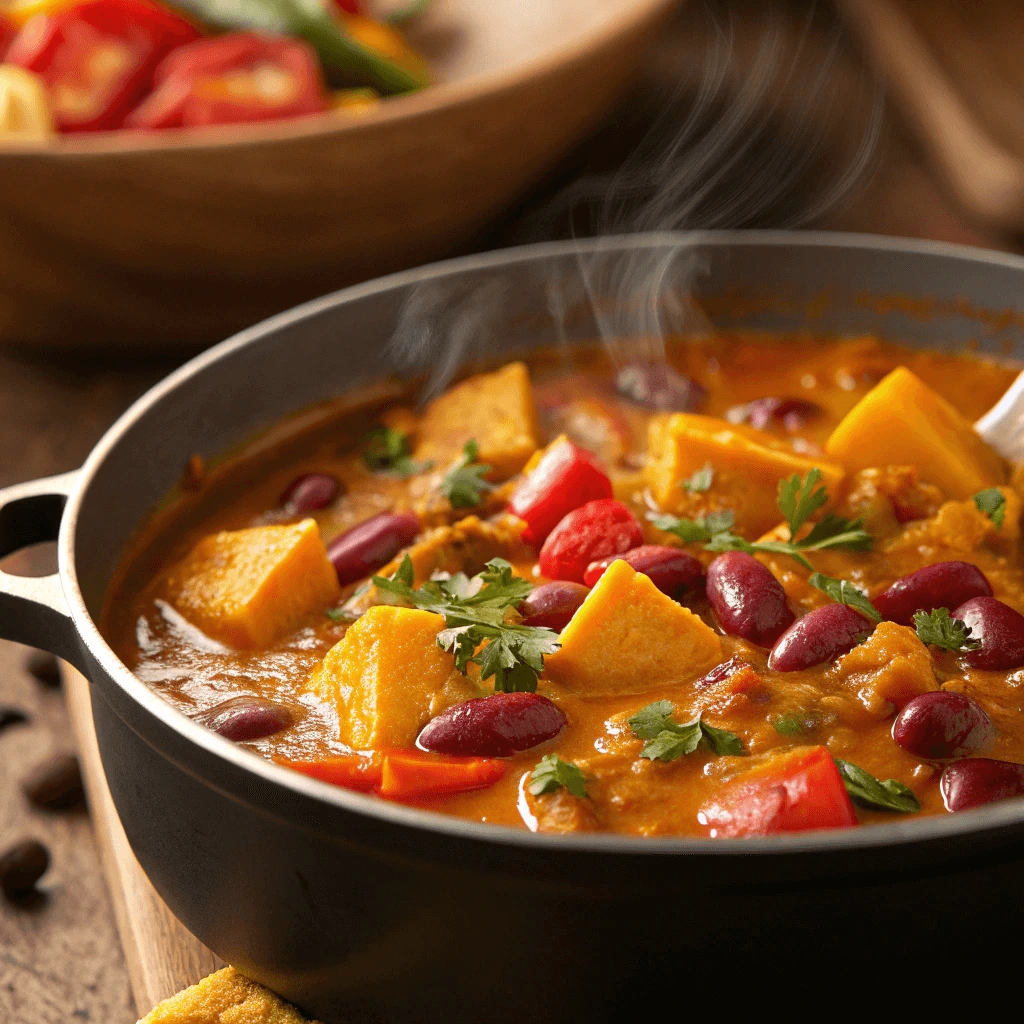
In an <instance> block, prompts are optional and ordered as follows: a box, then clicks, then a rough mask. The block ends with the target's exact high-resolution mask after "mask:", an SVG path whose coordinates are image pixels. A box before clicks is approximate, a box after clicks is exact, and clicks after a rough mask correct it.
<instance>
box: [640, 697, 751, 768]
mask: <svg viewBox="0 0 1024 1024" xmlns="http://www.w3.org/2000/svg"><path fill="white" fill-rule="evenodd" d="M672 711H673V708H672V702H671V701H668V700H659V701H656V702H655V703H654V704H648V705H647V707H645V708H641V709H640V710H639V711H638V712H637V713H636V714H635V715H633V716H632V718H630V719H629V720H628V722H629V727H630V728H631V729H632V730H633V733H634V734H635V735H636V736H638V737H639V738H640V739H642V740H647V743H645V744H644V748H643V750H641V751H640V756H641V757H645V758H647V760H649V761H655V760H657V761H675V760H676V759H677V758H679V757H683V756H684V755H685V754H692V753H693V752H694V751H695V750H696V749H697V747H698V746H700V743H701V741H702V740H703V741H704V743H706V744H707V746H708V747H709V749H710V750H711V751H712V753H715V754H732V755H734V756H739V755H741V754H743V743H742V742H741V740H740V738H739V736H737V735H736V733H734V732H729V731H728V730H726V729H716V728H715V727H714V726H710V725H708V724H706V723H705V722H702V721H701V720H700V715H698V716H697V717H696V718H695V719H694V720H693V721H692V722H685V723H683V724H680V723H679V722H676V721H675V720H674V719H673V718H672Z"/></svg>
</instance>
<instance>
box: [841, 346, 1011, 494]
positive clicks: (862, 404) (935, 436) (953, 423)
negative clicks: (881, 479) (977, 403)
mask: <svg viewBox="0 0 1024 1024" xmlns="http://www.w3.org/2000/svg"><path fill="white" fill-rule="evenodd" d="M825 451H826V452H828V454H829V456H830V457H831V458H833V459H835V460H836V461H837V462H841V463H842V464H843V465H844V466H845V467H846V469H847V470H857V469H866V468H868V467H869V466H885V465H889V464H890V463H900V464H907V465H915V466H917V468H918V470H919V471H920V474H921V479H922V480H924V481H926V482H928V483H933V484H937V485H938V486H939V487H941V488H942V489H943V490H944V491H945V492H946V494H948V495H949V496H950V497H951V498H968V497H970V496H971V495H972V494H975V493H976V492H977V491H982V490H984V489H985V488H986V487H992V486H994V485H996V484H1001V483H1005V481H1006V467H1005V466H1004V464H1003V462H1002V460H1001V459H1000V458H999V456H998V455H997V454H996V453H995V452H994V451H993V450H992V449H991V448H990V447H989V446H988V445H987V444H986V443H985V442H984V441H983V440H982V439H981V437H980V436H979V435H978V434H977V433H976V432H975V430H974V427H973V426H972V425H971V423H970V421H969V420H967V419H965V418H964V417H963V416H962V415H961V414H960V413H959V412H958V411H957V410H956V409H954V408H953V406H952V405H950V404H949V402H947V401H946V400H945V399H944V398H943V397H942V396H941V395H938V394H936V393H935V392H934V391H932V389H931V388H930V387H928V385H927V384H925V383H924V382H923V381H922V380H920V379H919V378H918V377H916V376H915V375H914V374H913V373H911V372H910V370H908V369H907V368H906V367H905V366H900V367H897V368H896V369H895V370H893V371H892V373H890V374H888V375H887V376H885V377H883V378H882V380H881V381H880V382H879V383H878V384H877V385H876V386H875V387H874V388H872V389H871V390H870V391H869V392H868V393H867V394H866V395H865V396H864V397H863V398H862V399H861V400H860V401H859V402H858V403H857V404H856V405H855V406H854V407H853V408H852V409H851V410H850V411H849V412H848V413H847V414H846V417H845V418H844V419H843V420H842V422H841V423H840V424H839V426H838V427H836V429H835V430H834V431H833V432H832V436H831V437H830V438H829V439H828V441H827V442H826V443H825Z"/></svg>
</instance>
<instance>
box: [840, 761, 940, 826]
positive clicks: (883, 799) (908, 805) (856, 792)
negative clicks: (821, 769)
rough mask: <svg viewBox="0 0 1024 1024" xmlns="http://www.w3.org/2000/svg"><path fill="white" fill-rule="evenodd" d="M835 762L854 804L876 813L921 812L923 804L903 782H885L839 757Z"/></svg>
mask: <svg viewBox="0 0 1024 1024" xmlns="http://www.w3.org/2000/svg"><path fill="white" fill-rule="evenodd" d="M833 760H834V761H835V763H836V767H837V768H838V769H839V774H840V775H841V776H842V777H843V785H844V786H846V792H847V793H849V794H850V799H851V800H853V802H854V803H857V804H860V805H861V806H862V807H869V808H871V809H872V810H875V811H900V812H902V813H904V814H911V813H913V812H914V811H919V810H921V804H920V803H919V802H918V799H917V797H916V796H914V791H913V790H912V789H910V788H909V787H908V786H904V785H903V783H902V782H897V781H896V780H895V779H886V780H885V781H884V782H883V781H882V780H881V779H876V778H875V777H874V775H872V774H871V773H870V772H866V771H865V770H864V769H863V768H859V767H858V766H857V765H855V764H851V763H850V762H849V761H841V760H840V759H839V758H838V757H836V758H833Z"/></svg>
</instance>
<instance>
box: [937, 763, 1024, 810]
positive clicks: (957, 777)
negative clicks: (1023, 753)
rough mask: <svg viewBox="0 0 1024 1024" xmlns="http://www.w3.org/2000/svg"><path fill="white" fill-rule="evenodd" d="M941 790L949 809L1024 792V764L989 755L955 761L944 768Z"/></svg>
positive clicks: (974, 804) (977, 804)
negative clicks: (998, 759)
mask: <svg viewBox="0 0 1024 1024" xmlns="http://www.w3.org/2000/svg"><path fill="white" fill-rule="evenodd" d="M939 792H940V793H942V802H943V803H944V804H945V805H946V810H947V811H966V810H969V809H970V808H972V807H980V806H981V805H982V804H989V803H992V801H994V800H1006V799H1007V798H1008V797H1011V796H1024V764H1013V763H1012V762H1010V761H994V760H992V759H991V758H988V757H971V758H967V759H965V760H963V761H954V762H953V763H952V764H949V765H946V767H945V768H944V769H943V770H942V778H940V779H939Z"/></svg>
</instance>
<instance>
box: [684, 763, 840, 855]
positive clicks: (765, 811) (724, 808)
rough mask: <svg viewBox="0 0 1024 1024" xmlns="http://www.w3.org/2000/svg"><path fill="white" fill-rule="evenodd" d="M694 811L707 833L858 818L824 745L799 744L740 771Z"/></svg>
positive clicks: (796, 827) (756, 832)
mask: <svg viewBox="0 0 1024 1024" xmlns="http://www.w3.org/2000/svg"><path fill="white" fill-rule="evenodd" d="M698 817H699V820H700V822H701V824H702V825H704V826H705V827H706V828H707V829H708V834H709V835H710V836H711V837H712V838H723V837H737V836H770V835H777V834H778V833H781V832H804V831H807V830H810V829H822V828H848V827H849V826H851V825H856V824H857V814H856V812H855V811H854V809H853V803H852V801H851V800H850V796H849V794H848V793H847V791H846V786H845V784H844V783H843V777H842V775H840V774H839V769H838V768H837V767H836V764H835V761H833V760H832V755H831V754H830V753H829V752H828V750H827V749H826V748H825V747H798V748H797V749H795V750H793V751H789V752H786V753H784V754H781V755H778V756H776V757H773V758H771V759H769V760H768V761H766V762H765V763H764V764H763V765H759V766H758V767H757V768H753V769H751V770H750V771H749V772H744V774H743V775H741V776H740V777H739V778H737V779H736V780H735V781H734V782H732V783H730V784H729V785H727V786H725V787H724V788H723V789H722V791H721V792H720V793H719V794H718V796H716V797H715V798H714V799H713V800H711V801H710V802H708V803H707V804H705V805H704V807H702V808H701V810H700V814H699V815H698Z"/></svg>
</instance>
